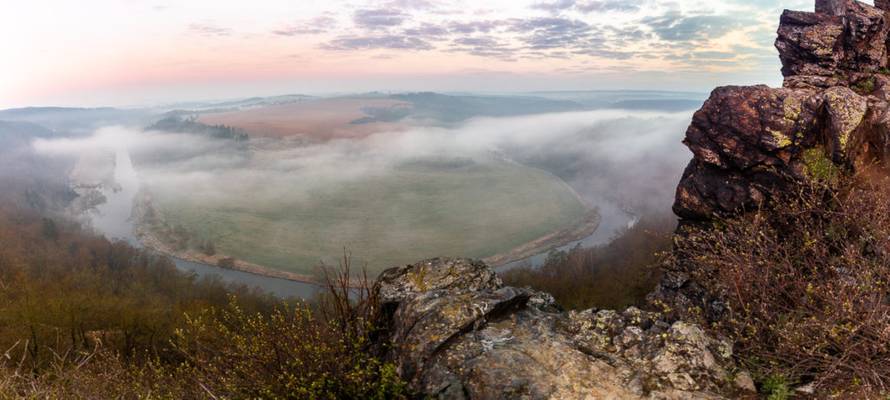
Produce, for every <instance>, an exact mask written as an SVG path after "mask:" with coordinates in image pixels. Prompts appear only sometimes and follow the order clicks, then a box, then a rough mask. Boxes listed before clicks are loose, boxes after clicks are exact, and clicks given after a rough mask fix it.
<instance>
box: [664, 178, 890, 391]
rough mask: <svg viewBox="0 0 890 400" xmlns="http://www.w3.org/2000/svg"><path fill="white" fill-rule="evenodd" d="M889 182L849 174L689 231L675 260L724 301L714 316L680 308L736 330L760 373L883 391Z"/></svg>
mask: <svg viewBox="0 0 890 400" xmlns="http://www.w3.org/2000/svg"><path fill="white" fill-rule="evenodd" d="M887 183H888V181H887V180H882V181H881V182H880V183H877V184H873V185H864V184H861V183H857V182H856V181H855V180H853V179H850V178H846V179H845V180H844V181H842V182H840V183H839V186H837V187H834V188H830V187H828V186H817V187H808V188H804V189H801V191H800V192H799V193H798V194H796V195H795V196H792V197H789V198H784V199H778V200H776V201H774V202H773V205H772V206H771V209H770V210H759V211H756V212H752V213H750V214H749V215H746V216H744V217H738V218H735V219H730V220H724V221H719V222H718V223H716V224H714V226H710V227H704V228H701V227H700V228H694V229H691V230H689V231H687V232H686V235H685V237H683V238H682V239H679V240H678V241H677V246H676V251H675V252H674V254H673V256H672V259H671V260H670V262H673V263H682V264H683V267H682V269H684V270H687V271H693V280H694V281H695V282H696V283H697V284H699V285H701V286H702V287H703V288H704V289H705V290H706V292H707V293H708V294H709V295H710V296H713V297H714V298H718V299H722V301H723V302H725V305H726V311H725V313H724V315H723V318H719V319H718V320H717V321H704V320H703V318H702V317H701V315H703V313H702V310H701V309H698V308H688V309H684V310H679V311H680V312H681V313H682V314H683V315H684V316H685V317H686V318H690V319H700V320H701V322H702V323H710V326H711V328H712V329H713V330H714V331H716V333H718V334H723V335H726V336H728V337H732V338H734V339H735V340H736V344H737V354H740V357H741V358H740V361H742V362H743V363H744V364H746V365H747V366H748V367H749V368H750V369H752V370H753V371H754V372H755V374H756V375H759V376H764V377H769V376H783V377H786V380H785V382H799V383H802V384H810V383H812V384H813V386H814V387H816V388H817V389H819V390H820V392H821V393H848V394H849V393H856V394H857V395H862V396H864V394H863V393H865V394H876V393H885V392H886V391H887V389H888V385H890V286H888V285H890V196H888V193H887V190H888V189H887V188H886V187H887V186H886V184H887ZM761 383H762V387H763V388H764V389H769V390H772V391H773V393H775V392H776V391H775V390H774V389H775V388H774V387H773V386H775V385H772V384H770V382H769V381H762V382H761ZM773 383H774V382H773ZM768 387H769V388H768ZM779 398H781V397H779Z"/></svg>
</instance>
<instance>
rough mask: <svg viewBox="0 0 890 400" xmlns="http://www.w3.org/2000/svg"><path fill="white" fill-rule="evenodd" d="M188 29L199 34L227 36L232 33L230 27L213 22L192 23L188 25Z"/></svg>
mask: <svg viewBox="0 0 890 400" xmlns="http://www.w3.org/2000/svg"><path fill="white" fill-rule="evenodd" d="M188 29H189V32H191V33H193V34H196V35H201V36H229V35H231V34H232V29H230V28H225V27H220V26H217V25H214V24H213V23H193V24H190V25H189V27H188Z"/></svg>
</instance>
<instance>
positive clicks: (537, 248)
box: [482, 210, 602, 267]
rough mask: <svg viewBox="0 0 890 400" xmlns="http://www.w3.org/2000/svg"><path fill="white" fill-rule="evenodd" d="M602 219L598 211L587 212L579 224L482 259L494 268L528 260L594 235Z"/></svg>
mask: <svg viewBox="0 0 890 400" xmlns="http://www.w3.org/2000/svg"><path fill="white" fill-rule="evenodd" d="M601 220H602V218H601V217H600V214H599V212H597V210H591V211H589V212H587V214H586V215H585V216H584V218H583V219H582V220H581V221H580V222H579V223H577V224H575V225H573V226H570V227H566V228H563V229H560V230H557V231H554V232H551V233H549V234H547V235H545V236H542V237H540V238H538V239H535V240H532V241H530V242H528V243H525V244H523V245H520V246H518V247H515V248H513V249H512V250H510V251H508V252H505V253H500V254H496V255H493V256H490V257H486V258H484V259H482V261H485V263H486V264H488V265H490V266H492V267H499V266H502V265H506V264H510V263H512V262H516V261H520V260H524V259H527V258H529V257H532V256H535V255H537V254H543V253H546V252H548V251H550V250H552V249H556V248H559V247H561V246H564V245H566V244H569V243H572V242H577V241H579V240H582V239H584V238H586V237H588V236H590V235H592V234H593V233H594V232H596V230H597V229H598V228H599V225H600V222H601Z"/></svg>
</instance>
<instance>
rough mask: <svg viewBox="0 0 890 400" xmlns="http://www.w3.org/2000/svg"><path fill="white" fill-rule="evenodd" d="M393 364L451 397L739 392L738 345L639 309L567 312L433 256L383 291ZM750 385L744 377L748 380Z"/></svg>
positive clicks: (487, 272)
mask: <svg viewBox="0 0 890 400" xmlns="http://www.w3.org/2000/svg"><path fill="white" fill-rule="evenodd" d="M375 291H376V292H377V293H378V294H379V296H380V298H381V301H382V303H383V306H384V309H385V310H388V313H387V316H386V318H385V319H386V321H384V325H385V326H386V327H388V333H389V336H388V340H389V341H390V343H392V346H391V348H390V350H389V351H388V353H387V354H386V357H388V358H389V359H391V360H393V361H394V362H395V363H396V365H397V366H398V371H399V373H400V374H401V376H402V377H403V378H404V379H406V380H407V381H408V382H409V383H410V385H411V388H412V389H414V390H416V391H417V392H419V393H422V394H424V395H427V396H430V397H432V398H439V399H510V398H522V399H687V398H699V399H715V398H723V397H724V396H727V395H731V394H733V393H735V391H736V390H741V389H738V388H737V387H736V385H735V383H734V382H735V381H736V380H738V379H736V378H735V375H734V374H733V373H734V372H735V371H734V370H733V365H732V362H731V354H732V350H731V347H730V346H729V345H728V344H727V343H726V342H723V341H719V340H715V339H712V338H710V337H708V336H707V335H706V334H705V333H704V332H703V331H702V330H701V329H700V328H698V327H697V326H694V325H689V324H686V323H683V322H675V323H673V324H669V323H666V322H664V321H662V320H661V319H660V315H658V314H653V313H648V312H643V311H640V310H637V309H634V308H631V309H628V310H626V311H624V312H620V313H619V312H615V311H606V310H587V311H583V312H570V313H564V312H561V311H560V310H559V307H558V306H556V305H555V304H554V301H553V298H552V297H551V296H549V295H547V294H544V293H539V292H534V291H531V290H528V289H519V288H513V287H506V286H503V284H502V283H501V281H500V279H498V278H497V276H496V275H495V274H494V273H493V272H492V271H491V269H489V268H488V267H487V266H485V265H484V264H482V263H480V262H476V261H471V260H463V259H432V260H426V261H421V262H418V263H416V264H413V265H407V266H403V267H398V268H393V269H390V270H388V271H386V272H384V273H383V274H382V275H381V277H380V278H379V279H378V281H377V283H376V285H375ZM741 381H742V382H746V381H744V379H742V380H741Z"/></svg>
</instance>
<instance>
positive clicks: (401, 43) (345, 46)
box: [322, 35, 433, 51]
mask: <svg viewBox="0 0 890 400" xmlns="http://www.w3.org/2000/svg"><path fill="white" fill-rule="evenodd" d="M322 48H324V49H327V50H338V51H344V50H373V49H388V50H432V49H433V45H431V44H430V43H429V42H427V41H425V40H423V39H420V38H417V37H410V36H404V35H375V36H341V37H339V38H336V39H334V40H331V41H330V42H328V43H325V44H323V45H322Z"/></svg>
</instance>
